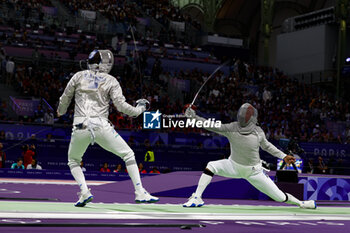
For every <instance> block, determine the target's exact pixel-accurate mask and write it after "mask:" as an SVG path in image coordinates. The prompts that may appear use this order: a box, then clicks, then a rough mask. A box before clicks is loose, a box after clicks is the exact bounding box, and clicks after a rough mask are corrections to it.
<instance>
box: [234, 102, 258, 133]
mask: <svg viewBox="0 0 350 233" xmlns="http://www.w3.org/2000/svg"><path fill="white" fill-rule="evenodd" d="M237 123H238V124H237V125H238V132H239V133H241V134H250V133H251V132H253V131H254V129H255V127H256V124H257V123H258V111H257V110H256V109H255V108H254V107H253V106H252V105H251V104H249V103H245V104H243V105H242V106H241V107H240V108H239V110H238V113H237Z"/></svg>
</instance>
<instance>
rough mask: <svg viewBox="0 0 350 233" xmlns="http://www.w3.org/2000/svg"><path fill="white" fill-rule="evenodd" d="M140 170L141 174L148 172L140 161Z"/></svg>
mask: <svg viewBox="0 0 350 233" xmlns="http://www.w3.org/2000/svg"><path fill="white" fill-rule="evenodd" d="M139 172H140V173H141V174H146V173H147V171H146V169H144V167H143V164H142V163H139Z"/></svg>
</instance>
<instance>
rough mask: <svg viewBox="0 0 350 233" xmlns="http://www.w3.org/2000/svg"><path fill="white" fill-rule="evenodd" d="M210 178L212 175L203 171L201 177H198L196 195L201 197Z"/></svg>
mask: <svg viewBox="0 0 350 233" xmlns="http://www.w3.org/2000/svg"><path fill="white" fill-rule="evenodd" d="M212 178H213V177H212V176H209V175H207V174H204V173H203V174H202V175H201V178H200V179H199V182H198V186H197V189H196V193H195V196H196V197H202V194H203V192H204V190H205V188H206V187H207V186H208V184H209V183H210V181H211V179H212Z"/></svg>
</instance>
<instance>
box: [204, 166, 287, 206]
mask: <svg viewBox="0 0 350 233" xmlns="http://www.w3.org/2000/svg"><path fill="white" fill-rule="evenodd" d="M207 168H208V169H209V170H210V171H211V172H213V173H214V174H215V175H219V176H224V177H229V178H243V179H246V180H247V181H248V182H249V183H250V184H252V185H253V186H254V187H255V188H256V189H258V190H259V191H261V192H263V193H265V194H266V195H268V196H269V197H271V198H272V199H273V200H275V201H278V202H284V201H286V200H287V196H286V194H285V193H284V192H282V191H281V190H280V189H279V188H278V187H277V185H276V184H275V183H274V182H273V181H272V180H271V179H270V177H269V176H268V175H266V174H265V173H264V170H263V168H262V165H261V164H258V165H256V166H245V165H241V164H238V163H236V162H234V161H233V160H231V159H222V160H217V161H212V162H209V163H208V165H207Z"/></svg>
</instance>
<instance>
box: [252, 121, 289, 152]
mask: <svg viewBox="0 0 350 233" xmlns="http://www.w3.org/2000/svg"><path fill="white" fill-rule="evenodd" d="M259 128H260V127H259ZM258 134H259V139H260V147H261V149H263V150H264V151H266V152H268V153H270V154H271V155H273V156H275V157H277V158H280V159H283V158H284V157H286V156H287V155H286V154H285V153H283V152H282V151H281V150H279V149H277V147H275V146H274V145H273V144H272V143H271V142H269V141H268V140H267V139H266V136H265V133H264V131H263V130H262V129H261V128H260V129H258Z"/></svg>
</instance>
